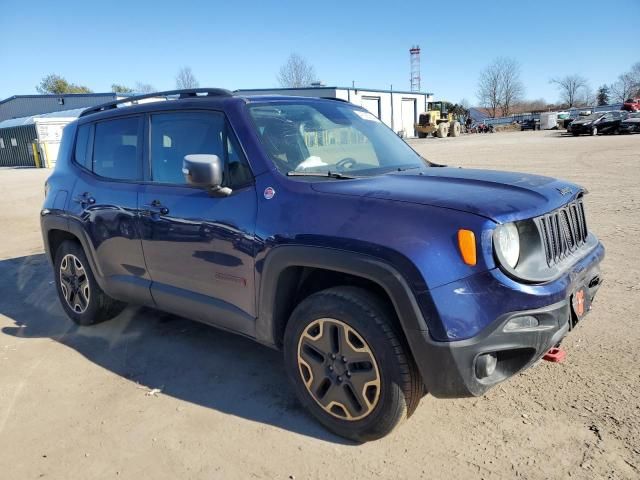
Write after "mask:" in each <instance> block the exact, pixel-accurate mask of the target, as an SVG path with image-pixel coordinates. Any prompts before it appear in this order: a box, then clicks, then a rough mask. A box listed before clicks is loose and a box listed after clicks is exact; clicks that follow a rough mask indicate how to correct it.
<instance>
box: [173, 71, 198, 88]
mask: <svg viewBox="0 0 640 480" xmlns="http://www.w3.org/2000/svg"><path fill="white" fill-rule="evenodd" d="M199 86H200V82H198V80H197V79H196V77H195V75H194V74H193V72H192V71H191V67H183V68H181V69H180V70H179V71H178V75H176V88H177V89H178V90H185V89H188V88H198V87H199Z"/></svg>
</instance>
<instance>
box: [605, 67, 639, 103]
mask: <svg viewBox="0 0 640 480" xmlns="http://www.w3.org/2000/svg"><path fill="white" fill-rule="evenodd" d="M639 87H640V84H639V83H638V81H637V80H636V79H635V78H634V75H633V72H626V73H623V74H622V75H619V76H618V79H617V80H616V81H615V82H614V83H612V84H611V98H612V99H613V101H614V102H621V103H622V102H624V101H625V100H626V99H627V98H629V97H632V96H633V95H634V94H635V93H636V92H637V91H638V88H639Z"/></svg>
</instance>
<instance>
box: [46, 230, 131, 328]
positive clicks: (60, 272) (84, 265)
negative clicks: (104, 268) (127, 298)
mask: <svg viewBox="0 0 640 480" xmlns="http://www.w3.org/2000/svg"><path fill="white" fill-rule="evenodd" d="M63 262H64V265H63ZM71 265H73V267H71ZM78 266H81V268H78ZM63 267H64V268H63ZM70 270H73V272H74V274H75V275H74V274H71V275H68V273H69V272H70ZM70 277H75V278H70ZM54 278H55V282H56V290H57V291H58V297H59V299H60V303H61V304H62V308H63V309H64V311H65V312H66V314H67V315H68V316H69V318H70V319H71V320H73V321H74V322H75V323H77V324H78V325H85V326H87V325H95V324H96V323H100V322H104V321H105V320H109V319H111V318H113V317H115V316H116V315H118V314H119V313H120V312H121V311H122V310H123V309H124V307H125V306H126V304H125V303H122V302H119V301H117V300H114V299H113V298H111V297H109V296H108V295H107V294H106V293H104V292H103V291H102V289H101V288H100V286H99V285H98V283H97V282H96V279H95V277H94V276H93V272H92V271H91V267H90V266H89V262H88V260H87V256H86V255H85V253H84V250H83V249H82V247H81V246H80V245H79V244H78V243H77V242H73V241H69V240H67V241H64V242H62V243H61V244H60V246H59V247H58V249H57V250H56V254H55V262H54ZM74 282H75V287H76V288H77V290H78V291H77V292H75V294H74V293H71V294H69V292H72V291H73V290H75V288H73V287H72V284H74ZM70 288H71V289H70ZM85 288H86V289H87V290H85ZM81 292H82V293H81ZM85 292H86V293H85ZM72 304H73V305H72Z"/></svg>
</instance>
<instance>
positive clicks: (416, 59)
mask: <svg viewBox="0 0 640 480" xmlns="http://www.w3.org/2000/svg"><path fill="white" fill-rule="evenodd" d="M409 58H410V61H411V91H412V92H419V91H420V47H419V46H418V45H414V46H413V47H411V48H410V49H409Z"/></svg>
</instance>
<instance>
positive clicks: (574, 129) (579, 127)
mask: <svg viewBox="0 0 640 480" xmlns="http://www.w3.org/2000/svg"><path fill="white" fill-rule="evenodd" d="M594 126H597V125H593V124H591V123H590V124H580V123H579V124H574V123H572V124H570V125H569V128H568V129H567V131H569V132H571V133H578V134H584V133H591V129H592V128H593V127H594Z"/></svg>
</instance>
